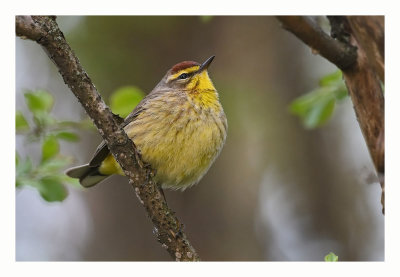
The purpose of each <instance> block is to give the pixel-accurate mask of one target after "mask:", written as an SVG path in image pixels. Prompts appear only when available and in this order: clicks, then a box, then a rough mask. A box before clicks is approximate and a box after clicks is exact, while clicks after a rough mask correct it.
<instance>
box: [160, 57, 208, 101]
mask: <svg viewBox="0 0 400 277" xmlns="http://www.w3.org/2000/svg"><path fill="white" fill-rule="evenodd" d="M214 57H215V56H211V57H210V58H208V59H207V60H206V61H205V62H203V63H202V64H199V63H198V62H193V61H184V62H180V63H178V64H176V65H174V66H173V67H172V68H171V69H170V70H168V72H167V74H166V75H165V76H164V78H163V80H162V81H161V82H160V84H159V85H161V86H162V87H164V88H167V89H168V88H169V89H179V90H182V91H185V92H186V93H189V94H192V93H195V94H197V93H202V92H207V91H210V92H211V91H212V92H215V87H214V85H213V83H212V81H211V79H210V77H209V76H208V72H207V69H208V67H209V66H210V64H211V62H212V61H213V59H214Z"/></svg>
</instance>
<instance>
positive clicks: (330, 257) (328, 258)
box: [325, 252, 339, 262]
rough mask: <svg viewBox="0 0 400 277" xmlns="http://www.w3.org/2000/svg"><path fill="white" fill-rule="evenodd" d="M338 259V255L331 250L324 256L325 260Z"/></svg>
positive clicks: (335, 260)
mask: <svg viewBox="0 0 400 277" xmlns="http://www.w3.org/2000/svg"><path fill="white" fill-rule="evenodd" d="M338 260H339V257H338V256H336V255H335V254H334V253H332V252H330V253H329V254H328V255H326V256H325V262H337V261H338Z"/></svg>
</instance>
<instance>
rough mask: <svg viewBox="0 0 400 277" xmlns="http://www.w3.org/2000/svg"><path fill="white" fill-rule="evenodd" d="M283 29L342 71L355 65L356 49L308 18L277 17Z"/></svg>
mask: <svg viewBox="0 0 400 277" xmlns="http://www.w3.org/2000/svg"><path fill="white" fill-rule="evenodd" d="M277 18H278V20H279V21H280V22H281V23H282V25H283V27H284V28H285V29H287V30H288V31H289V32H291V33H293V34H294V35H295V36H296V37H298V38H299V39H300V40H301V41H303V42H304V43H305V44H307V45H308V46H310V47H311V49H312V50H313V52H315V53H318V54H320V55H321V56H323V57H324V58H326V59H327V60H328V61H330V62H331V63H333V64H335V65H336V66H337V67H339V68H340V69H342V70H344V69H346V68H348V67H350V66H351V65H353V64H354V63H355V61H356V59H357V52H356V49H355V48H354V47H353V46H351V45H349V44H344V43H342V42H340V41H338V40H335V39H333V38H331V37H330V36H329V35H327V34H326V33H325V32H324V31H323V30H322V29H321V28H320V27H319V26H318V25H317V23H315V22H314V21H313V20H312V19H311V18H309V17H307V16H277Z"/></svg>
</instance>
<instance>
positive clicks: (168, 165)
mask: <svg viewBox="0 0 400 277" xmlns="http://www.w3.org/2000/svg"><path fill="white" fill-rule="evenodd" d="M214 57H215V56H211V57H210V58H208V59H207V60H206V61H205V62H203V63H201V64H200V63H198V62H194V61H183V62H180V63H178V64H175V65H174V66H172V67H171V68H170V69H169V70H168V71H167V73H166V74H165V75H164V77H163V78H162V79H161V81H160V82H159V83H158V84H157V85H156V86H155V88H154V89H153V90H152V91H151V92H150V93H149V94H148V95H147V96H146V97H145V98H143V99H142V100H141V101H140V102H139V104H138V105H137V106H136V107H135V108H134V109H133V111H132V112H131V113H130V114H129V115H128V116H127V117H126V118H125V119H124V121H123V123H121V124H122V125H121V127H122V128H123V129H124V131H125V132H126V134H127V135H128V137H129V138H130V139H131V140H132V141H133V142H134V144H135V146H136V147H137V149H138V151H139V153H140V154H141V157H142V160H143V162H144V163H146V164H149V165H150V166H151V168H152V169H153V170H155V174H154V180H155V181H156V182H157V183H158V184H159V185H160V186H161V187H162V188H163V189H165V188H166V189H172V190H182V191H183V190H185V189H186V188H188V187H191V186H193V185H195V184H197V183H198V182H199V181H200V179H201V178H202V177H203V176H204V175H205V174H206V173H207V171H208V170H209V168H210V167H211V165H212V164H213V163H214V161H215V159H216V158H217V157H218V155H219V154H220V152H221V150H222V148H223V146H224V144H225V141H226V137H227V129H228V122H227V118H226V115H225V113H224V110H223V108H222V105H221V103H220V101H219V94H218V92H217V90H216V88H215V86H214V84H213V82H212V80H211V78H210V76H209V74H208V68H209V66H210V64H211V62H212V61H213V59H214ZM66 174H67V175H68V176H69V177H72V178H77V179H79V182H80V184H81V185H82V186H83V187H86V188H88V187H92V186H94V185H96V184H98V183H99V182H101V181H103V180H104V179H106V178H108V177H109V176H111V175H113V174H119V175H124V172H123V170H122V168H121V167H120V166H119V164H118V163H117V161H116V160H115V159H114V157H113V155H112V154H111V153H110V151H109V149H108V148H107V145H106V143H105V142H104V141H103V142H102V143H101V144H100V145H99V146H98V147H97V150H96V151H95V153H94V155H93V158H92V159H91V161H90V162H89V163H88V164H84V165H80V166H77V167H73V168H70V169H68V170H67V171H66Z"/></svg>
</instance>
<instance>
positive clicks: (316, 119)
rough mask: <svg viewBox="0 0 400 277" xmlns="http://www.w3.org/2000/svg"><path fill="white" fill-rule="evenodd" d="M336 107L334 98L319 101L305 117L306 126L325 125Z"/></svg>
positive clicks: (311, 127)
mask: <svg viewBox="0 0 400 277" xmlns="http://www.w3.org/2000/svg"><path fill="white" fill-rule="evenodd" d="M334 108H335V100H334V99H326V100H323V101H319V102H317V103H316V104H315V105H314V106H313V107H312V108H311V109H310V112H309V113H307V115H306V116H305V118H304V125H305V127H306V128H309V129H313V128H316V127H319V126H321V125H323V124H324V123H325V122H326V121H327V120H328V119H329V118H330V117H331V115H332V113H333V110H334Z"/></svg>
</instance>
